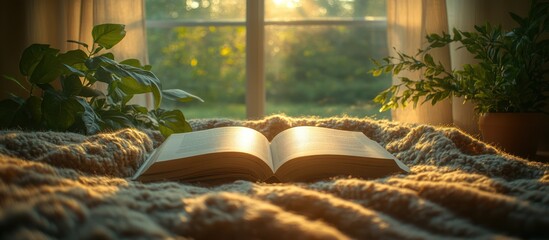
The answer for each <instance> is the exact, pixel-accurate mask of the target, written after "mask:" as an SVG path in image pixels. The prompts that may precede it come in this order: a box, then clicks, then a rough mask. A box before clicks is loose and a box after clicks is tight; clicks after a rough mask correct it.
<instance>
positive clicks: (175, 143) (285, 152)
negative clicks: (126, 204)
mask: <svg viewBox="0 0 549 240" xmlns="http://www.w3.org/2000/svg"><path fill="white" fill-rule="evenodd" d="M409 171H410V170H409V168H408V167H406V165H404V164H403V163H402V162H401V161H399V160H398V159H396V158H395V157H394V156H393V155H391V154H390V153H389V152H388V151H387V150H385V149H384V148H383V147H382V146H381V145H379V144H378V143H377V142H375V141H372V140H370V139H369V138H368V137H366V136H365V135H364V134H363V133H361V132H351V131H343V130H335V129H329V128H322V127H294V128H290V129H287V130H285V131H283V132H281V133H279V134H278V135H277V136H275V137H274V138H273V140H272V141H271V142H270V143H269V140H267V138H266V137H265V136H264V135H262V134H261V133H259V132H257V131H255V130H253V129H250V128H246V127H222V128H214V129H209V130H203V131H196V132H190V133H182V134H172V135H171V136H170V137H168V138H167V139H166V140H165V141H164V143H162V145H160V146H159V147H158V148H157V149H156V150H155V151H154V152H153V153H152V155H151V156H150V157H149V158H148V159H147V160H146V161H145V163H143V165H142V166H141V167H140V168H139V169H138V171H137V173H136V174H135V175H134V176H133V179H134V180H138V181H142V182H150V181H159V180H180V181H186V182H202V183H221V182H228V181H232V180H237V179H241V180H250V181H267V182H293V181H313V180H319V179H323V178H327V177H334V176H341V175H343V176H353V177H361V178H378V177H383V176H387V175H390V174H396V173H407V172H409Z"/></svg>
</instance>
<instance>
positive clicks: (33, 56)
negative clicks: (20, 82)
mask: <svg viewBox="0 0 549 240" xmlns="http://www.w3.org/2000/svg"><path fill="white" fill-rule="evenodd" d="M58 52H59V49H54V48H50V45H47V44H32V45H30V46H29V47H27V48H25V50H24V51H23V54H22V55H21V60H20V61H19V71H20V72H21V75H23V76H30V75H31V74H32V73H33V71H34V68H35V67H36V65H38V63H39V62H40V61H41V60H42V58H43V57H44V55H56V54H57V53H58Z"/></svg>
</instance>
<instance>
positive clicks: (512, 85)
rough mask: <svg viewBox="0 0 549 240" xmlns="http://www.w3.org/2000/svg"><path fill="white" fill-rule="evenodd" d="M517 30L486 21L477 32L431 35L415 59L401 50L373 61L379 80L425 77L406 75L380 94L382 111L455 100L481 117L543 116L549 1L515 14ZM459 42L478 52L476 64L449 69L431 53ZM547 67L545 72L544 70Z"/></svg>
mask: <svg viewBox="0 0 549 240" xmlns="http://www.w3.org/2000/svg"><path fill="white" fill-rule="evenodd" d="M510 15H511V17H512V18H513V20H514V21H516V22H517V24H518V27H516V28H514V29H512V30H510V31H504V30H503V29H502V28H501V27H498V26H492V25H491V24H489V23H487V24H485V25H483V26H475V31H471V32H468V31H461V30H458V29H453V31H452V34H449V33H444V32H443V33H442V34H430V35H428V36H427V37H426V38H427V42H428V45H427V47H425V48H423V49H420V50H419V51H418V53H417V54H416V55H407V54H405V53H402V52H397V56H396V57H386V58H383V59H382V60H381V61H377V60H373V61H374V63H375V64H376V67H375V68H374V69H372V71H371V72H372V73H373V75H374V76H379V75H380V74H382V73H383V72H385V73H392V74H393V75H398V74H399V72H400V71H401V70H409V71H421V72H422V74H421V77H420V79H414V80H412V79H409V78H406V77H401V78H400V80H401V83H399V84H396V85H393V86H391V87H390V88H388V89H386V90H384V91H383V92H381V93H380V94H378V95H377V96H376V98H375V99H374V101H375V102H378V103H381V104H382V107H381V110H382V111H384V110H387V109H391V108H398V107H400V106H406V105H407V103H408V102H412V103H413V104H414V106H416V105H417V103H418V102H420V103H425V102H431V103H432V104H435V103H437V102H439V101H441V100H443V99H446V98H448V97H451V96H456V97H463V98H464V99H465V101H472V102H473V103H474V105H475V109H476V111H477V112H478V113H490V112H541V111H542V110H543V107H544V105H545V104H546V103H547V100H548V96H549V95H548V94H549V82H548V81H547V79H546V77H547V73H548V70H547V69H546V66H547V62H548V60H549V39H548V38H547V33H548V32H549V3H548V2H547V1H539V2H538V1H532V7H531V9H530V11H529V14H528V16H527V17H525V18H522V17H520V16H518V15H516V14H514V13H510ZM454 42H455V43H459V44H461V45H462V47H461V48H463V49H465V50H467V51H468V52H470V53H471V54H473V56H474V58H475V59H476V60H477V63H475V64H465V65H464V66H463V68H462V69H454V70H449V69H446V68H445V67H444V66H443V65H442V64H441V63H440V62H437V61H436V60H435V59H433V57H432V55H431V54H430V53H429V52H430V50H432V49H435V48H441V47H446V46H449V44H450V43H454ZM544 67H545V68H544Z"/></svg>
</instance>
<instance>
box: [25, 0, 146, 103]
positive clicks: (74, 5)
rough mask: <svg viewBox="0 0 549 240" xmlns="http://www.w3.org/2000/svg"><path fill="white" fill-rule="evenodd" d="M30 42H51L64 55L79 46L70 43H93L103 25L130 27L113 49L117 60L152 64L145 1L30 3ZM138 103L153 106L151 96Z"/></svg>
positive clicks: (33, 0) (138, 99)
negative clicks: (95, 28) (96, 28)
mask: <svg viewBox="0 0 549 240" xmlns="http://www.w3.org/2000/svg"><path fill="white" fill-rule="evenodd" d="M25 5H26V16H28V19H27V26H26V29H27V33H26V36H27V39H26V43H27V44H26V45H29V44H31V43H48V44H50V45H51V46H52V47H55V48H59V49H61V51H62V52H64V51H67V50H70V49H74V48H76V47H78V46H77V45H76V44H74V43H67V40H69V39H70V40H77V41H81V42H85V43H91V42H92V36H91V31H92V28H93V26H94V25H97V24H101V23H120V24H125V25H126V32H127V33H126V37H125V38H124V39H123V40H122V41H121V42H120V43H119V44H118V45H117V46H115V47H113V48H112V49H110V50H109V51H110V52H112V53H113V54H114V55H115V57H116V58H117V59H116V60H118V61H121V60H124V59H128V58H135V59H139V60H140V61H141V62H142V63H144V64H146V63H148V59H147V38H146V32H145V17H144V3H143V0H115V1H114V0H51V1H44V0H26V2H25ZM133 102H134V103H138V104H141V105H144V106H150V105H149V102H150V100H149V97H146V96H137V97H134V99H133Z"/></svg>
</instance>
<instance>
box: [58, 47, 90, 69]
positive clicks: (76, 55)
mask: <svg viewBox="0 0 549 240" xmlns="http://www.w3.org/2000/svg"><path fill="white" fill-rule="evenodd" d="M57 58H58V59H59V61H61V62H62V63H64V64H67V65H69V66H74V65H82V64H84V63H86V60H87V59H88V55H87V54H86V53H85V52H84V51H82V50H80V49H76V50H70V51H67V52H66V53H60V54H59V55H58V56H57Z"/></svg>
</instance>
